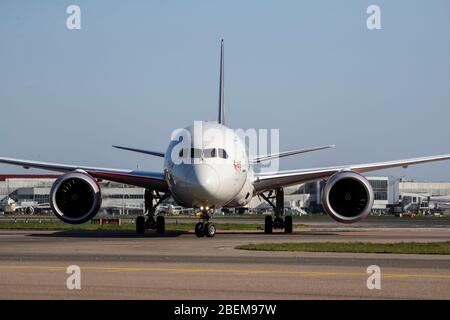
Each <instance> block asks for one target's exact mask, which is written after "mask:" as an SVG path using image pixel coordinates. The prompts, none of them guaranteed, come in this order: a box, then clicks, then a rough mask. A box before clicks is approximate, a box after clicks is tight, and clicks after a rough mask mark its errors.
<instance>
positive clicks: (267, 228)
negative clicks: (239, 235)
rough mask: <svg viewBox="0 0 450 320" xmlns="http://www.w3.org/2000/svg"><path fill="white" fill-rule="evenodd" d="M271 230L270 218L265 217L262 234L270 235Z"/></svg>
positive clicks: (271, 222)
mask: <svg viewBox="0 0 450 320" xmlns="http://www.w3.org/2000/svg"><path fill="white" fill-rule="evenodd" d="M272 229H273V220H272V216H266V217H265V220H264V233H265V234H271V233H272Z"/></svg>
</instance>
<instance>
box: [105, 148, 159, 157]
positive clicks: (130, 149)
mask: <svg viewBox="0 0 450 320" xmlns="http://www.w3.org/2000/svg"><path fill="white" fill-rule="evenodd" d="M113 147H114V148H117V149H122V150H127V151H133V152H138V153H145V154H149V155H152V156H156V157H162V158H164V152H159V151H152V150H143V149H135V148H128V147H121V146H113Z"/></svg>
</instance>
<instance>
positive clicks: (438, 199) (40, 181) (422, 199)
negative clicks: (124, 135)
mask: <svg viewBox="0 0 450 320" xmlns="http://www.w3.org/2000/svg"><path fill="white" fill-rule="evenodd" d="M57 177H58V175H42V174H27V175H23V174H21V175H0V202H1V206H0V211H2V210H3V211H5V212H6V211H8V210H9V211H12V212H16V211H18V212H30V211H31V212H34V211H37V212H46V211H50V210H51V209H50V205H49V202H50V200H49V193H50V189H51V187H52V185H53V183H54V181H55V179H56V178H57ZM366 178H367V179H368V180H369V182H370V184H371V186H372V188H373V191H374V196H375V201H374V206H373V211H374V212H379V213H387V212H388V211H389V212H391V211H392V207H396V208H397V209H398V210H400V211H402V212H405V211H424V212H425V211H430V210H431V209H433V208H434V209H438V208H450V182H417V181H406V180H402V179H395V178H389V177H377V176H368V177H366ZM100 184H101V189H102V208H101V212H103V213H115V214H129V213H133V214H141V213H142V212H143V211H144V189H143V188H139V187H133V186H129V185H126V184H120V183H115V182H108V181H103V182H101V183H100ZM324 186H325V182H324V181H316V182H309V183H305V184H302V185H297V186H292V187H288V188H285V203H284V206H285V208H288V209H289V210H292V211H293V212H294V213H295V212H298V213H299V214H306V213H321V212H323V209H322V205H321V193H322V189H323V187H324ZM5 208H7V209H8V210H5ZM161 210H162V211H166V212H167V211H168V212H175V213H176V212H186V213H192V212H193V210H190V209H182V208H181V207H177V206H176V205H175V203H174V202H173V200H171V199H169V200H168V201H166V202H165V203H164V204H163V205H162V206H161ZM269 210H271V207H270V206H269V204H267V202H265V201H264V200H263V199H262V198H260V197H254V198H253V199H252V201H251V202H250V204H249V205H248V207H247V208H245V210H244V211H248V212H255V213H256V212H265V211H269ZM242 211H243V210H240V211H239V212H242Z"/></svg>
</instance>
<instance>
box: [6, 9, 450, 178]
mask: <svg viewBox="0 0 450 320" xmlns="http://www.w3.org/2000/svg"><path fill="white" fill-rule="evenodd" d="M70 4H77V5H79V6H80V8H81V15H82V16H81V30H68V29H67V28H66V18H67V16H68V15H67V14H66V8H67V6H69V5H70ZM370 4H377V5H379V6H380V8H381V19H382V20H381V24H382V29H381V30H375V31H369V30H368V29H367V28H366V18H367V16H368V15H367V14H366V8H367V6H369V5H370ZM449 33H450V2H449V1H448V0H435V1H425V0H423V1H406V0H405V1H356V0H354V1H331V0H330V1H282V2H280V1H206V0H205V1H181V0H180V1H162V0H161V1H99V0H97V1H75V0H73V1H39V2H38V1H31V0H30V1H13V0H2V1H1V2H0V40H1V41H0V48H1V50H0V120H1V122H0V123H1V125H0V156H6V157H18V158H25V159H35V160H46V161H56V162H66V163H77V164H84V165H92V166H107V167H118V168H136V167H137V166H138V167H139V168H140V169H149V170H160V169H161V168H162V161H161V159H158V158H152V157H148V156H145V155H138V154H133V153H127V152H124V151H119V150H114V149H112V148H111V145H112V144H119V145H128V146H135V147H141V148H149V149H156V150H165V148H166V145H167V143H168V139H169V137H170V133H171V132H172V130H173V129H174V128H179V127H184V126H186V125H188V124H190V123H192V122H193V121H194V120H201V119H204V120H215V118H216V114H217V110H216V109H217V99H218V71H219V65H218V63H219V41H220V39H221V38H222V37H223V38H224V39H225V83H226V89H225V104H226V111H227V114H226V119H227V123H228V125H230V126H231V127H235V128H244V129H246V128H280V130H281V131H280V138H281V141H280V142H281V149H282V150H288V149H293V148H301V147H310V146H316V145H323V144H336V145H337V147H336V148H335V149H332V150H326V151H320V152H318V153H315V154H309V155H304V156H297V157H295V156H294V157H291V158H289V159H285V160H282V161H281V165H282V169H295V168H307V167H317V166H328V165H338V164H349V163H365V162H372V161H378V160H380V161H382V160H393V159H400V158H408V157H414V156H422V155H433V154H443V153H450V41H449V39H450V34H449ZM0 172H24V171H23V169H20V168H17V167H11V166H6V165H5V166H3V165H1V166H0ZM376 174H377V175H395V176H400V175H405V176H406V177H408V178H413V179H420V180H436V181H438V180H440V181H444V180H448V181H450V162H445V163H436V164H426V165H421V166H416V167H411V168H409V169H408V170H389V171H385V172H378V173H376Z"/></svg>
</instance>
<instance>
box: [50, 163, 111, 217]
mask: <svg viewBox="0 0 450 320" xmlns="http://www.w3.org/2000/svg"><path fill="white" fill-rule="evenodd" d="M101 203H102V197H101V192H100V187H99V185H98V184H97V181H95V179H94V178H92V177H91V176H90V175H88V174H87V173H85V172H82V171H72V172H69V173H66V174H64V175H62V176H60V177H59V178H58V179H57V180H56V181H55V183H54V184H53V186H52V189H51V191H50V205H51V207H52V209H53V212H54V213H55V215H56V216H57V217H58V218H59V219H61V220H62V221H64V222H67V223H71V224H80V223H83V222H86V221H88V220H90V219H92V218H93V217H94V216H95V215H96V214H97V212H98V210H99V209H100V206H101Z"/></svg>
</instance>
